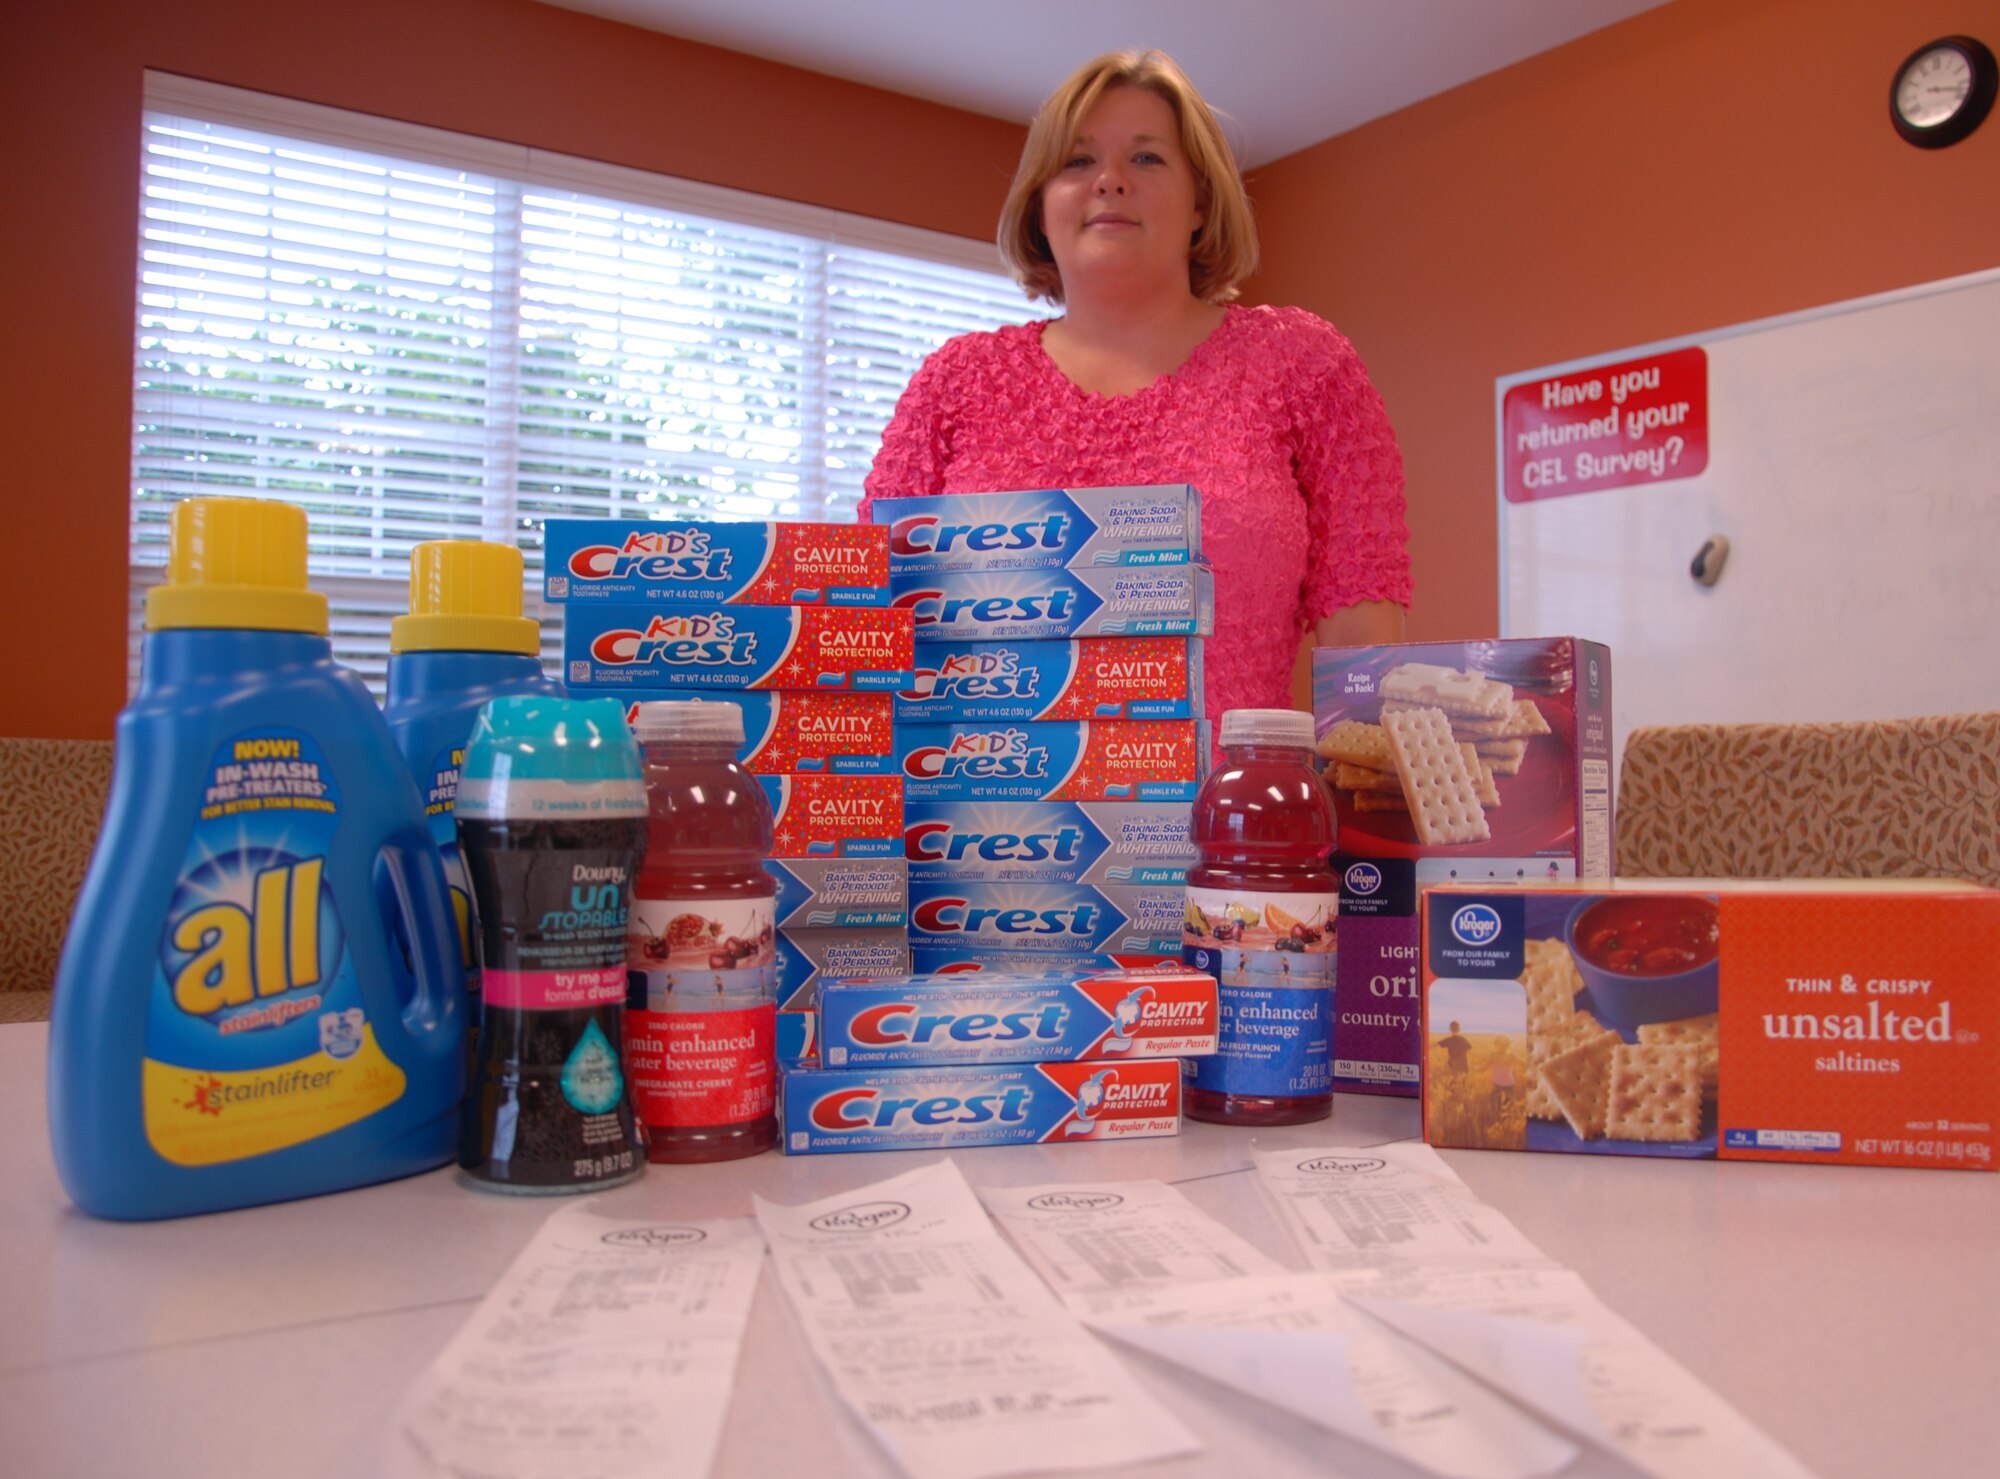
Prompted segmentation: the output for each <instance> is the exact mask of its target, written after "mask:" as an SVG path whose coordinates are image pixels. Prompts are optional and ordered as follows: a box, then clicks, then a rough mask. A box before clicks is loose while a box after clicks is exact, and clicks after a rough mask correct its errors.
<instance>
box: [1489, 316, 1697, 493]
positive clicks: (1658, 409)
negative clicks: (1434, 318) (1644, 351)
mask: <svg viewBox="0 0 2000 1479" xmlns="http://www.w3.org/2000/svg"><path fill="white" fill-rule="evenodd" d="M1501 420H1502V430H1503V431H1504V433H1505V436H1506V447H1505V452H1504V466H1505V472H1506V481H1505V487H1506V490H1507V501H1508V502H1509V503H1532V502H1533V501H1534V500H1536V499H1538V498H1562V497H1565V496H1567V495H1568V494H1571V493H1595V492H1598V491H1599V490H1601V489H1604V488H1631V487H1635V486H1638V485H1640V484H1644V483H1664V482H1670V481H1672V480H1673V479H1675V478H1691V477H1693V476H1695V475H1696V474H1697V473H1699V472H1700V471H1702V469H1703V468H1705V467H1707V466H1708V353H1707V351H1705V350H1703V349H1699V348H1696V349H1676V350H1674V351H1672V352H1671V353H1669V354H1656V355H1649V356H1647V357H1646V358H1645V359H1635V360H1627V361H1626V362H1625V363H1624V364H1620V365H1598V366H1596V367H1595V368H1593V369H1588V370H1575V371H1572V372H1571V373H1570V374H1567V375H1554V376H1551V377H1550V378H1549V379H1546V380H1531V381H1529V382H1528V383H1527V384H1525V385H1517V386H1515V387H1514V388H1513V389H1512V390H1510V391H1508V392H1507V398H1506V400H1505V401H1504V402H1503V404H1502V415H1501Z"/></svg>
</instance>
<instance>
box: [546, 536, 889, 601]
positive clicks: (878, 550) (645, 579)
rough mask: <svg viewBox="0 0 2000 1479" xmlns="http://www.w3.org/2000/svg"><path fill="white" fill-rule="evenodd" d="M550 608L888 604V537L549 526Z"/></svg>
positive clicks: (547, 584) (547, 571) (548, 577)
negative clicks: (564, 604)
mask: <svg viewBox="0 0 2000 1479" xmlns="http://www.w3.org/2000/svg"><path fill="white" fill-rule="evenodd" d="M546 553H547V560H546V564H545V566H544V573H543V577H542V579H543V586H542V589H543V594H544V596H545V597H546V598H547V599H548V600H551V601H656V600H681V601H730V602H742V603H746V604H750V605H759V606H886V605H888V604H889V531H888V530H886V529H878V528H875V527H872V526H870V525H866V524H783V523H773V524H766V523H736V522H729V523H717V522H699V521H697V522H681V521H671V522H669V521H663V520H640V521H636V522H635V521H629V520H625V519H550V520H549V524H548V545H547V551H546Z"/></svg>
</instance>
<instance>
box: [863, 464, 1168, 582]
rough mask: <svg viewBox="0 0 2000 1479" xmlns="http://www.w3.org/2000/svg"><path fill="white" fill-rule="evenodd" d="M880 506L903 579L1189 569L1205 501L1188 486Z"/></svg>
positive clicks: (950, 497) (889, 501) (941, 497)
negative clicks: (1041, 569) (964, 573)
mask: <svg viewBox="0 0 2000 1479" xmlns="http://www.w3.org/2000/svg"><path fill="white" fill-rule="evenodd" d="M872 509H873V513H874V519H875V522H876V524H878V525H886V526H887V530H888V535H889V568H890V570H891V571H892V572H893V573H895V574H898V575H903V574H912V573H917V572H924V571H933V570H1027V569H1033V568H1036V567H1038V566H1064V565H1167V564H1185V563H1186V562H1187V561H1188V559H1189V558H1190V557H1191V556H1192V555H1198V554H1200V553H1201V495H1200V494H1199V493H1197V492H1196V491H1195V490H1194V489H1193V488H1192V487H1191V486H1189V485H1188V484H1186V483H1166V484H1161V485H1159V486H1154V487H1136V488H1043V489H1035V490H1029V491H1023V492H1016V493H947V494H937V495H933V496H929V497H922V498H878V499H876V500H875V502H874V504H873V505H872Z"/></svg>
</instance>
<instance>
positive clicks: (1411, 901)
mask: <svg viewBox="0 0 2000 1479" xmlns="http://www.w3.org/2000/svg"><path fill="white" fill-rule="evenodd" d="M1312 677H1313V727H1314V731H1315V733H1316V735H1317V736H1318V744H1317V748H1318V752H1319V757H1320V763H1321V764H1322V766H1323V767H1324V772H1325V776H1326V779H1327V782H1328V784H1329V785H1330V786H1331V787H1332V788H1333V796H1334V809H1335V815H1336V817H1337V819H1338V822H1339V838H1340V841H1339V844H1338V850H1337V851H1336V852H1335V853H1334V855H1333V870H1334V875H1335V876H1336V877H1337V878H1339V880H1340V952H1339V961H1338V963H1337V965H1336V967H1335V973H1336V983H1335V988H1334V1021H1333V1044H1332V1047H1333V1086H1334V1088H1335V1089H1337V1090H1340V1091H1342V1092H1345V1093H1360V1094H1390V1095H1397V1096H1402V1097H1409V1098H1414V1097H1415V1096H1416V1094H1417V1092H1418V1081H1419V1073H1420V1069H1419V1065H1420V1064H1421V1062H1422V1059H1423V1051H1422V1044H1421V1042H1420V1039H1419V1035H1418V1015H1419V1014H1418V1011H1417V977H1418V955H1417V943H1418V941H1417V936H1418V920H1417V902H1418V896H1419V893H1420V891H1421V890H1422V889H1423V888H1424V887H1426V886H1428V885H1430V884H1434V883H1445V882H1451V881H1458V882H1483V883H1488V884H1494V885H1500V884H1518V883H1528V882H1534V881H1538V880H1547V879H1551V878H1557V879H1561V878H1579V877H1580V878H1608V877H1609V876H1610V875H1611V868H1612V857H1611V654H1610V652H1609V651H1607V650H1606V649H1605V648H1604V647H1603V646H1602V645H1600V644H1598V643H1595V642H1585V641H1581V640H1579V639H1577V638H1574V637H1546V638H1544V637H1529V638H1502V639H1495V640H1490V641H1480V642H1406V643H1398V644H1396V645H1394V646H1385V647H1321V648H1316V649H1315V650H1314V651H1313V655H1312ZM1392 729H1395V730H1400V731H1402V734H1401V736H1400V737H1399V738H1398V739H1397V743H1396V745H1395V746H1392V744H1391V735H1390V731H1391V730H1392ZM1405 740H1408V741H1409V743H1404V741H1405ZM1426 744H1429V745H1430V747H1431V748H1430V752H1429V754H1428V757H1426V755H1425V754H1424V753H1423V751H1424V749H1425V746H1426ZM1399 748H1400V749H1401V750H1402V752H1403V756H1404V758H1403V759H1402V760H1401V761H1398V759H1397V758H1396V751H1397V749H1399ZM1454 760H1456V761H1459V762H1462V763H1460V764H1450V763H1447V762H1451V761H1454ZM1412 781H1413V782H1414V783H1415V785H1414V789H1415V790H1416V792H1417V793H1418V794H1419V795H1420V796H1423V797H1425V798H1428V800H1427V804H1426V805H1425V806H1422V807H1420V808H1419V809H1418V811H1417V812H1412V811H1411V809H1410V807H1409V805H1408V803H1407V801H1406V799H1405V797H1406V795H1407V794H1408V793H1409V791H1410V789H1411V787H1410V785H1409V784H1408V783H1409V782H1412Z"/></svg>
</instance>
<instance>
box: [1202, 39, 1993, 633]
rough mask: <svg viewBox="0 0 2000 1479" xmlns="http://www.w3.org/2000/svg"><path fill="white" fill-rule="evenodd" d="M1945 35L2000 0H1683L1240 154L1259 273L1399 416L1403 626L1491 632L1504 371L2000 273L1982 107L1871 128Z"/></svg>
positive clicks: (1270, 295)
mask: <svg viewBox="0 0 2000 1479" xmlns="http://www.w3.org/2000/svg"><path fill="white" fill-rule="evenodd" d="M1952 33H1969V34H1972V35H1975V36H1979V37H1980V38H1981V39H1983V40H1984V41H1985V42H1986V43H1987V44H1988V45H1989V46H1993V47H1996V48H2000V3H1996V0H1897V3H1896V4H1893V5H1886V4H1882V3H1880V0H1674V3H1673V4H1670V5H1666V6H1664V7H1662V8H1660V9H1658V10H1653V11H1649V12H1647V13H1645V14H1643V15H1640V16H1636V17H1634V18H1633V19H1631V20H1629V21H1625V22H1623V23H1621V24H1619V25H1616V26H1612V27H1610V28H1608V29H1606V30H1603V31H1599V32H1597V33H1595V34H1593V35H1590V36H1586V37H1583V38H1582V39H1580V40H1578V41H1575V42H1572V43H1571V44H1569V45H1568V46H1565V47H1562V48H1560V49H1558V50H1556V51H1552V52H1547V53H1544V54H1543V55H1541V56H1538V57H1533V58H1530V59H1529V60H1527V61H1525V62H1522V63H1520V64H1518V65H1516V66H1514V67H1510V68H1508V69H1507V70H1506V71H1504V72H1500V73H1496V74H1494V75H1493V76H1490V77H1486V78H1482V79H1479V80H1478V81H1475V82H1472V83H1469V84H1467V85H1466V86H1464V87H1460V88H1457V89H1455V90H1453V91H1452V92H1449V93H1446V94H1443V95H1442V96H1439V97H1437V98H1433V99H1430V100H1428V101H1426V102H1423V103H1419V104H1417V105H1415V106H1413V107H1410V108H1407V109H1404V110H1403V111H1401V112H1399V113H1396V114H1393V115H1391V116H1389V117H1387V118H1384V119H1380V120H1378V121H1376V122H1375V123H1372V124H1369V125H1367V126H1365V127H1362V128H1359V129H1356V130H1354V131H1353V132H1351V133H1348V134H1344V135H1342V136H1340V137H1339V138H1336V139H1332V140H1329V141H1327V142H1325V143H1323V144H1319V145H1316V146H1314V147H1313V148H1310V149H1306V150H1302V151H1301V152H1300V153H1298V154H1295V155H1292V156H1290V157H1288V158H1286V159H1284V160H1280V161H1278V162H1276V163H1274V164H1272V165H1271V166H1269V167H1267V168H1265V169H1262V170H1260V171H1258V172H1257V175H1256V178H1255V179H1254V180H1253V181H1252V189H1253V193H1254V195H1255V197H1256V201H1257V209H1258V218H1259V222H1260V224H1261V227H1262V230H1263V234H1264V246H1265V251H1264V265H1263V268H1262V269H1261V270H1260V272H1259V273H1258V275H1257V278H1256V280H1255V281H1254V283H1252V284H1251V287H1252V288H1253V289H1254V291H1255V293H1256V295H1257V296H1258V297H1259V298H1260V299H1261V300H1263V301H1269V302H1289V303H1299V304H1303V305H1304V306H1306V307H1308V308H1311V309H1313V310H1314V311H1316V312H1318V313H1321V314H1323V315H1325V316H1326V317H1328V318H1330V319H1332V320H1333V321H1334V322H1335V323H1337V324H1339V325H1340V326H1341V328H1342V329H1343V330H1345V331H1346V333H1347V335H1348V337H1349V338H1351V339H1352V340H1353V341H1354V343H1355V345H1356V347H1357V348H1358V349H1359V350H1360V352H1361V355H1362V358H1363V359H1364V360H1365V361H1366V362H1367V364H1368V367H1369V372H1370V374H1371V375H1372V376H1373V378H1374V380H1375V382H1376V384H1377V385H1378V386H1379V387H1380V388H1381V390H1382V394H1383V398H1384V400H1385V401H1386V402H1387V404H1388V407H1389V412H1390V416H1391V418H1392V419H1393V420H1394V422H1395V426H1396V432H1397V436H1398V438H1399V440H1400V442H1401V444H1402V448H1403V455H1404V458H1405V462H1406V468H1407V473H1408V479H1409V498H1410V525H1411V532H1412V550H1413V553H1414V558H1415V565H1416V581H1417V589H1416V598H1415V604H1414V606H1413V607H1412V610H1411V619H1410V632H1411V635H1412V636H1413V637H1416V638H1438V639H1443V638H1452V637H1463V636H1477V635H1486V634H1490V633H1492V632H1493V631H1494V630H1495V629H1496V627H1497V623H1498V619H1499V603H1498V569H1499V566H1498V560H1499V556H1498V534H1497V522H1498V519H1497V512H1496V497H1497V495H1496V493H1495V478H1496V470H1495V466H1494V412H1493V390H1494V385H1493V383H1494V381H1495V379H1497V378H1498V377H1499V376H1501V375H1504V374H1509V373H1512V372H1514V371H1519V370H1530V369H1534V368H1536V367H1537V366H1540V365H1545V364H1551V363H1555V362H1558V361H1561V360H1566V359H1572V358H1577V357H1579V356H1583V355H1588V354H1596V353H1601V352H1606V351H1611V350H1616V349H1620V348H1624V347H1626V346H1630V345H1636V344H1643V343H1646V342H1649V341H1651V340H1655V339H1664V338H1669V337H1673V336H1676V335H1680V334H1688V333H1699V332H1701V331H1704V330H1707V329H1715V328H1722V327H1725V326H1727V325H1730V324H1734V323H1741V322H1744V321H1746V320H1749V319H1756V318H1764V317H1767V316H1770V315H1772V314H1779V313H1787V312H1791V311H1793V310H1797V309H1802V308H1810V307H1813V306H1815V305H1818V304H1822V303H1830V302H1837V301H1839V300H1841V299H1844V298H1852V297H1857V296H1860V295H1862V294H1866V293H1874V292H1882V291H1886V290H1888V289H1891V288H1898V287H1904V286H1907V285H1909V284H1912V283H1921V282H1928V281H1931V280H1933V279H1936V278H1942V277H1950V276H1953V275H1956V274H1959V273H1965V272H1974V271H1978V270H1981V269H1984V268H1990V267H1994V266H2000V116H1995V117H1994V118H1992V119H1991V120H1989V121H1988V123H1987V124H1986V125H1985V127H1983V128H1982V129H1981V130H1980V131H1979V132H1978V133H1976V134H1974V135H1973V136H1972V137H1971V138H1970V139H1968V140H1966V141H1965V142H1963V143H1960V144H1957V145H1955V146H1953V147H1951V148H1948V149H1943V150H1937V151H1926V150H1921V149H1915V148H1912V147H1911V146H1910V145H1908V144H1905V143H1904V142H1902V140H1901V139H1900V138H1898V137H1897V136H1896V134H1895V133H1894V132H1893V130H1892V129H1891V128H1890V126H1889V119H1888V99H1889V83H1890V78H1891V76H1892V75H1893V73H1894V70H1895V68H1896V66H1897V65H1898V64H1899V63H1900V62H1901V61H1902V59H1903V58H1904V57H1905V56H1906V55H1908V54H1909V53H1910V52H1911V51H1913V50H1915V49H1916V48H1917V47H1918V46H1920V45H1922V44H1923V43H1924V42H1926V41H1930V40H1933V39H1935V38H1936V37H1938V36H1942V35H1948V34H1952ZM1196 75H1197V76H1198V75H1199V71H1198V69H1197V71H1196ZM1583 635H1588V633H1584V634H1583Z"/></svg>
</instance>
